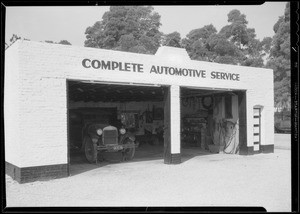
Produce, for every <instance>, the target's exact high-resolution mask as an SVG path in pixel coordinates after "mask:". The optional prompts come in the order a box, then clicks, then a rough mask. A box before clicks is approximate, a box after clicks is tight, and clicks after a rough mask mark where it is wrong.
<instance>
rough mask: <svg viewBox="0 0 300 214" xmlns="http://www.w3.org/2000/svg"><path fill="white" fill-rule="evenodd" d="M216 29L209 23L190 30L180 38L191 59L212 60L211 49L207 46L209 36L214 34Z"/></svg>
mask: <svg viewBox="0 0 300 214" xmlns="http://www.w3.org/2000/svg"><path fill="white" fill-rule="evenodd" d="M216 32H217V30H216V28H215V27H214V26H213V25H212V24H210V25H205V26H204V27H202V28H198V29H194V30H192V31H190V32H189V33H188V34H187V36H186V38H184V39H183V40H182V46H183V47H184V48H185V49H186V50H187V52H188V53H189V55H190V57H191V59H193V60H204V61H212V60H213V58H214V54H213V51H211V49H210V46H209V41H210V39H211V36H215V34H216Z"/></svg>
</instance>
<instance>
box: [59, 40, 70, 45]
mask: <svg viewBox="0 0 300 214" xmlns="http://www.w3.org/2000/svg"><path fill="white" fill-rule="evenodd" d="M58 44H62V45H72V44H71V43H70V42H69V41H68V40H60V42H59V43H58Z"/></svg>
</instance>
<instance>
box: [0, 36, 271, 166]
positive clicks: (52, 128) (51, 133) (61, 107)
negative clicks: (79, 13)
mask: <svg viewBox="0 0 300 214" xmlns="http://www.w3.org/2000/svg"><path fill="white" fill-rule="evenodd" d="M176 50H178V48H170V47H163V49H161V50H160V51H159V53H160V54H159V55H160V57H159V56H154V55H145V54H135V53H127V52H126V53H125V52H121V51H111V50H100V49H95V48H84V47H74V46H68V45H59V44H48V43H41V42H32V41H21V40H19V41H17V42H16V43H15V44H14V45H13V46H11V47H10V48H9V49H8V50H6V52H5V54H6V56H7V57H6V58H5V64H6V67H5V69H6V70H5V75H7V77H5V85H6V86H5V90H6V92H5V97H6V98H5V104H6V107H5V117H6V118H7V119H5V134H6V138H5V139H6V144H5V145H7V146H6V156H7V157H6V160H7V161H8V162H11V163H12V164H16V165H17V166H19V167H26V166H37V165H50V164H63V163H67V96H66V95H67V94H66V80H67V79H70V80H93V81H107V82H109V81H113V82H133V83H145V84H161V85H173V86H174V87H171V91H172V92H173V93H174V94H172V96H171V97H172V98H171V99H173V101H171V102H173V104H175V106H174V107H173V109H174V110H175V111H178V110H179V107H176V105H178V104H179V99H177V94H178V91H177V88H178V86H179V85H180V86H190V87H191V86H192V87H206V88H211V87H215V88H228V89H245V90H247V126H248V127H247V132H248V133H247V140H248V146H252V136H253V124H252V120H251V119H252V113H253V106H254V105H257V104H260V105H263V106H264V112H263V114H264V118H265V121H268V122H267V123H268V124H267V125H266V126H265V133H264V136H263V139H264V141H262V143H263V144H274V136H273V133H274V132H273V131H274V130H273V129H274V127H273V120H274V119H273V114H274V107H273V72H272V70H270V69H262V68H252V67H243V66H233V65H224V64H218V63H210V62H202V61H192V60H189V59H187V58H186V56H183V55H182V53H184V52H182V49H179V50H180V51H179V55H180V54H181V55H182V58H181V57H178V55H177V54H176V52H177V51H176ZM85 58H89V59H98V60H110V61H118V62H132V63H140V64H143V65H144V66H143V70H144V72H143V73H136V72H124V71H117V70H115V71H107V70H99V69H97V70H96V69H92V68H84V67H83V66H82V60H83V59H85ZM182 59H184V60H182ZM16 62H19V63H16ZM152 65H156V66H159V65H161V66H170V67H178V68H187V69H189V68H190V69H198V70H200V69H201V70H206V72H207V76H208V78H206V79H202V78H196V77H186V76H170V75H165V74H155V73H150V69H151V66H152ZM212 71H220V72H230V73H238V74H239V75H240V81H229V80H216V79H210V78H209V75H210V72H212ZM10 72H15V74H14V75H13V76H14V80H16V78H15V76H19V81H17V82H15V81H12V80H11V79H12V76H10V75H11V74H9V73H10ZM9 97H15V98H17V97H19V99H17V100H19V102H18V103H16V102H15V100H16V99H15V98H13V99H10V98H9ZM11 108H14V111H11V110H10V109H11ZM15 111H16V112H17V111H19V114H18V116H15V115H13V113H12V112H15ZM175 114H176V113H175V112H172V115H173V117H175V116H174V115H175ZM179 119H180V117H178V118H173V120H175V121H177V120H179ZM14 122H16V123H17V124H19V127H18V125H13V124H14ZM13 128H19V134H18V137H16V134H15V132H12V131H11V130H12V129H13ZM174 130H179V129H178V127H174ZM174 130H173V129H172V132H173V134H174V133H179V132H177V131H176V132H174ZM17 138H19V139H20V140H18V142H13V141H14V139H17ZM172 138H173V140H175V141H174V142H173V143H174V146H173V148H177V147H178V146H177V144H176V142H178V140H176V139H177V138H179V135H178V136H176V135H174V136H172ZM11 145H13V146H11ZM172 145H173V144H172ZM17 148H18V149H17ZM171 148H172V147H171ZM16 150H17V151H16ZM172 152H175V153H177V152H178V149H174V150H173V149H172Z"/></svg>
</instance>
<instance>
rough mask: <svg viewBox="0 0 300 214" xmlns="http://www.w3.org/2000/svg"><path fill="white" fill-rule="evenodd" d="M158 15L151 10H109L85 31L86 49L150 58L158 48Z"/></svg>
mask: <svg viewBox="0 0 300 214" xmlns="http://www.w3.org/2000/svg"><path fill="white" fill-rule="evenodd" d="M160 25H161V23H160V15H159V14H158V13H156V12H154V11H153V7H151V6H111V7H110V10H109V11H108V12H105V13H104V15H103V17H102V20H101V21H97V22H96V23H95V24H94V25H93V26H91V27H88V28H87V29H86V31H85V34H86V41H85V44H84V45H85V46H86V47H94V48H104V49H113V50H121V51H128V52H135V53H149V54H154V53H155V52H156V50H157V49H158V47H159V46H160V42H161V37H162V34H161V33H160V32H159V27H160Z"/></svg>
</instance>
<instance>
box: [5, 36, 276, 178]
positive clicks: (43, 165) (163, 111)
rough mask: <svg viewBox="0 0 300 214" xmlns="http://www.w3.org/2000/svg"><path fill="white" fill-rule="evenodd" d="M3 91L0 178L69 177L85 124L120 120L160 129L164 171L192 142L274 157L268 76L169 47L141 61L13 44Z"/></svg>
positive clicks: (138, 128)
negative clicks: (1, 168) (1, 172)
mask: <svg viewBox="0 0 300 214" xmlns="http://www.w3.org/2000/svg"><path fill="white" fill-rule="evenodd" d="M4 84H5V85H4V125H5V133H4V134H5V163H6V173H7V174H8V175H10V176H11V177H12V178H14V179H15V180H17V181H18V182H20V183H24V182H30V181H34V180H39V179H49V178H59V177H66V176H69V175H70V160H71V158H70V157H71V156H72V148H73V147H76V146H75V145H76V141H80V137H76V134H78V133H80V121H81V119H82V117H84V118H88V117H90V118H94V119H95V118H98V119H99V120H106V119H107V120H108V121H110V122H111V121H117V120H120V121H122V120H124V121H125V123H128V124H127V125H128V126H132V128H135V133H136V135H137V136H143V135H145V133H148V134H149V133H150V135H151V136H152V135H156V136H158V133H159V130H163V136H162V137H160V138H159V137H158V138H156V140H158V141H159V139H160V140H161V141H162V148H163V161H162V163H165V164H180V163H181V155H182V151H183V148H184V146H187V145H191V144H194V146H195V147H198V148H201V149H203V150H207V151H209V152H211V153H219V152H223V153H228V154H239V155H252V154H256V153H261V152H263V153H269V152H274V135H273V133H274V108H273V103H274V94H273V71H272V70H271V69H263V68H254V67H245V66H236V65H227V64H219V63H212V62H204V61H194V60H191V59H190V58H189V56H188V54H187V52H186V50H185V49H181V48H174V47H167V46H163V47H160V48H159V49H158V51H157V53H156V54H155V55H146V54H136V53H127V52H121V51H112V50H103V49H95V48H86V47H74V46H68V45H60V44H48V43H41V42H33V41H24V40H18V41H17V42H15V43H14V44H13V45H12V46H11V47H9V48H8V49H7V50H6V51H5V82H4ZM80 115H81V116H80ZM82 115H84V116H82ZM78 118H79V119H78ZM80 118H81V119H80ZM112 118H113V119H112ZM128 121H129V122H128ZM78 124H79V125H78ZM76 128H77V130H79V131H76ZM160 133H161V132H160ZM148 136H149V135H148ZM146 138H147V137H146ZM141 142H142V141H141ZM79 143H80V142H79ZM152 143H153V142H152ZM157 144H160V143H159V142H158V143H157Z"/></svg>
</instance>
